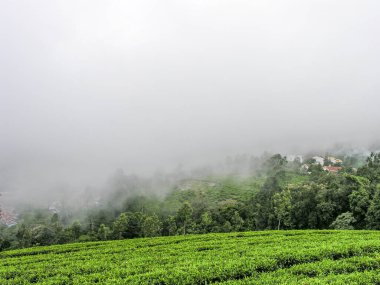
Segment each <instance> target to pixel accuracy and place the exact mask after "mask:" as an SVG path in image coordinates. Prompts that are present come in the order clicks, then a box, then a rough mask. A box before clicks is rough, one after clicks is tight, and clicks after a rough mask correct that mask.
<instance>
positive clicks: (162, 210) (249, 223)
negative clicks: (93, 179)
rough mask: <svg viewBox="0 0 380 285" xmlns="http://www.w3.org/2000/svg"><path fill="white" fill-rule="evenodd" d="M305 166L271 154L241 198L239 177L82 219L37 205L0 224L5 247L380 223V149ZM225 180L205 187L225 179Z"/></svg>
mask: <svg viewBox="0 0 380 285" xmlns="http://www.w3.org/2000/svg"><path fill="white" fill-rule="evenodd" d="M300 166H301V165H300V164H299V162H292V163H289V162H287V160H286V158H285V157H283V156H281V155H279V154H277V155H273V156H271V157H269V158H268V159H267V160H266V161H265V163H263V165H262V173H261V174H256V175H258V176H260V175H261V178H260V179H261V180H262V181H263V182H262V183H261V184H260V185H259V187H256V188H255V189H253V188H252V191H250V192H249V193H250V195H248V196H241V197H237V196H238V193H240V192H239V191H240V189H239V187H240V186H239V184H238V183H235V185H234V187H235V188H234V189H233V193H235V194H236V195H235V196H233V197H232V196H231V197H224V196H223V199H219V200H215V201H213V202H210V200H209V199H206V198H205V196H204V195H205V194H204V192H202V191H201V190H199V189H188V190H186V191H183V190H178V189H176V190H175V191H177V192H176V193H177V194H178V195H179V196H178V197H180V198H178V201H176V205H177V206H176V207H169V206H168V205H169V204H168V198H167V197H166V198H165V197H164V198H156V197H150V196H147V195H138V194H135V195H133V196H131V197H128V198H127V199H126V200H125V201H124V203H122V206H120V205H118V207H113V206H112V203H109V204H107V205H105V206H103V207H100V208H96V207H94V208H91V209H87V210H86V212H85V213H84V214H83V213H82V214H83V215H82V216H81V217H80V218H78V217H76V216H75V214H72V213H71V214H70V213H53V214H52V213H50V212H49V211H47V210H43V209H33V210H30V211H29V212H27V213H26V214H25V215H24V217H23V219H22V221H21V222H20V223H19V224H17V225H16V226H12V227H9V228H7V227H5V226H3V227H2V228H1V233H0V250H4V249H7V248H21V247H29V246H35V245H51V244H63V243H70V242H84V241H96V240H114V239H129V238H138V237H154V236H170V235H186V234H200V233H210V232H232V231H250V230H253V231H256V230H268V229H271V230H279V229H331V228H332V229H376V230H378V229H380V154H379V153H372V154H371V155H370V156H369V157H368V158H367V159H366V161H365V163H364V165H362V166H361V167H360V168H358V169H357V170H355V169H352V168H350V167H345V168H344V169H343V170H342V171H341V172H339V173H328V172H325V171H323V169H322V167H321V166H320V165H318V164H311V165H310V167H309V169H308V171H307V172H305V170H303V169H302V168H301V167H300ZM220 184H221V186H220V187H219V188H217V189H208V191H209V192H210V191H211V192H212V191H214V192H217V191H223V189H225V188H223V187H227V186H228V185H227V184H223V182H221V183H220ZM256 186H257V185H256ZM241 187H243V186H241ZM244 187H246V185H245V186H244ZM209 192H208V193H209ZM172 194H173V193H172ZM213 194H215V195H217V194H218V193H213ZM172 197H173V196H172ZM175 197H177V196H175ZM70 221H71V222H70Z"/></svg>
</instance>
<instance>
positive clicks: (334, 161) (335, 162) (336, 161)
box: [327, 156, 343, 164]
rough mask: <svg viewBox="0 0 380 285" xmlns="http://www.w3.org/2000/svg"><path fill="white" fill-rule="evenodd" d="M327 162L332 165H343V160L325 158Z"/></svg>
mask: <svg viewBox="0 0 380 285" xmlns="http://www.w3.org/2000/svg"><path fill="white" fill-rule="evenodd" d="M327 160H328V161H330V162H331V163H332V164H340V163H343V160H341V159H339V158H335V157H333V156H329V157H327Z"/></svg>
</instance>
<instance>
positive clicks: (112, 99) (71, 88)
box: [0, 0, 380, 193]
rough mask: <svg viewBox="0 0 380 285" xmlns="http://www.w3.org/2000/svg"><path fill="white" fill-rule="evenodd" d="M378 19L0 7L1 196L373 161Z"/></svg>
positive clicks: (250, 4) (356, 5) (219, 1)
mask: <svg viewBox="0 0 380 285" xmlns="http://www.w3.org/2000/svg"><path fill="white" fill-rule="evenodd" d="M379 16H380V3H379V2H378V1H375V0H373V1H301V0H298V1H295V0H289V1H271V0H269V1H223V0H207V1H200V0H196V1H155V0H150V1H145V0H142V1H112V2H109V1H10V0H3V1H1V2H0V192H1V191H11V190H18V191H25V193H26V192H33V191H39V190H41V189H45V188H46V189H49V191H51V190H54V189H57V191H60V190H59V189H61V188H60V187H64V186H62V185H72V187H74V189H76V188H75V187H79V188H80V187H81V188H84V187H86V186H88V185H92V186H99V185H102V184H104V183H105V181H106V180H107V178H108V177H109V176H110V175H112V173H114V172H115V170H116V169H120V168H122V169H124V171H125V172H126V173H137V174H142V175H145V174H152V173H154V172H155V171H157V170H158V169H163V170H165V171H171V170H173V169H176V167H178V165H181V164H182V165H200V164H204V163H211V164H212V163H216V162H217V161H218V160H223V159H224V157H225V156H226V155H234V154H238V153H249V154H255V155H260V154H261V153H262V152H263V151H271V152H280V153H283V154H286V153H305V152H309V151H311V150H321V151H323V150H326V149H328V148H330V147H333V146H334V145H335V144H336V143H340V144H343V145H349V146H358V147H366V148H370V147H371V145H373V144H374V143H376V142H377V141H379V122H380V112H379V106H380V96H379V94H380V93H379V91H380V83H379V82H380V81H379V78H378V77H379V74H380V53H379V50H380V49H379V46H380V37H379V34H380V17H379ZM322 155H323V153H322Z"/></svg>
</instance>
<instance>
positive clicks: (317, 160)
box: [313, 156, 325, 166]
mask: <svg viewBox="0 0 380 285" xmlns="http://www.w3.org/2000/svg"><path fill="white" fill-rule="evenodd" d="M313 159H314V160H315V163H317V164H320V165H322V166H323V165H324V163H325V159H324V158H323V157H321V156H313Z"/></svg>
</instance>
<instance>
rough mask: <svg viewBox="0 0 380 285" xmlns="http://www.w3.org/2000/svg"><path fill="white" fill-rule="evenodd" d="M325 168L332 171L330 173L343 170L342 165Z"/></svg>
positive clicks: (324, 168)
mask: <svg viewBox="0 0 380 285" xmlns="http://www.w3.org/2000/svg"><path fill="white" fill-rule="evenodd" d="M323 170H324V171H327V172H330V173H337V172H338V171H340V170H342V167H340V166H324V167H323Z"/></svg>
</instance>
